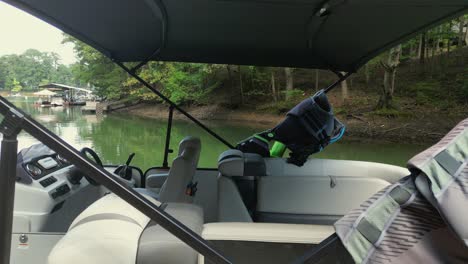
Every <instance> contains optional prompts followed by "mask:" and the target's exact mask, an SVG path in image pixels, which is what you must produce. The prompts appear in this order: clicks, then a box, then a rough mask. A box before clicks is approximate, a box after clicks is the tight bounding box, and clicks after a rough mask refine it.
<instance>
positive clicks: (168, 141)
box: [162, 105, 174, 169]
mask: <svg viewBox="0 0 468 264" xmlns="http://www.w3.org/2000/svg"><path fill="white" fill-rule="evenodd" d="M173 114H174V107H173V106H172V105H171V106H169V117H168V118H167V130H166V145H165V146H164V160H163V165H162V166H163V168H164V169H168V168H169V164H168V162H167V159H168V157H169V153H172V149H170V147H171V146H170V145H171V131H172V115H173Z"/></svg>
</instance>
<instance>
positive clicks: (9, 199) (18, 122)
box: [0, 96, 231, 264]
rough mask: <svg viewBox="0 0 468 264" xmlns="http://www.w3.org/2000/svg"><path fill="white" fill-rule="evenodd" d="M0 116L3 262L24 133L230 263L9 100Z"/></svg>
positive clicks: (0, 100)
mask: <svg viewBox="0 0 468 264" xmlns="http://www.w3.org/2000/svg"><path fill="white" fill-rule="evenodd" d="M0 114H2V115H3V116H5V119H4V120H3V122H2V123H1V125H2V126H1V127H0V132H1V133H2V134H3V141H2V149H1V157H0V170H1V172H2V173H1V175H0V216H1V217H0V234H1V235H2V238H1V239H0V261H2V262H1V263H2V264H8V263H9V261H10V260H9V255H10V250H11V230H12V219H13V209H14V208H13V206H14V203H13V199H14V190H15V182H16V181H15V180H16V162H17V145H18V142H17V140H16V136H17V135H18V133H19V131H21V129H23V130H24V131H26V132H27V133H29V134H30V135H32V136H33V137H35V138H36V139H38V140H39V141H41V142H42V143H44V144H45V145H47V146H48V147H49V148H51V149H52V150H54V151H55V152H56V153H57V154H59V155H61V156H63V157H64V158H66V159H67V160H69V161H70V162H71V163H72V164H73V165H74V166H76V168H78V169H80V170H81V171H82V172H83V173H84V174H86V175H89V176H90V177H92V178H93V179H94V180H96V181H97V182H99V183H101V184H102V185H104V186H105V187H106V188H107V189H109V190H110V191H111V192H113V193H114V194H116V195H117V196H119V197H120V198H122V199H123V200H125V201H126V202H128V203H129V204H131V205H132V206H133V207H135V208H136V209H137V210H139V211H140V212H142V213H143V214H145V215H146V216H148V217H149V218H150V219H152V220H154V221H155V222H156V223H158V224H159V225H161V227H162V228H164V229H165V230H167V231H168V232H170V233H171V234H173V235H174V236H176V237H177V238H179V239H180V240H182V241H183V242H184V243H186V244H187V245H189V246H190V247H192V248H193V249H194V250H196V251H198V252H199V253H200V254H202V255H203V256H205V257H206V258H207V259H209V260H210V261H212V262H214V263H222V264H224V263H231V262H230V261H229V260H228V259H226V258H225V257H224V256H223V255H221V254H220V253H219V252H218V251H217V250H215V249H214V248H213V247H212V246H211V245H210V244H209V242H208V241H206V240H204V239H203V238H202V237H201V236H200V235H198V234H197V233H195V232H193V231H192V230H191V229H190V228H188V227H187V226H185V225H184V224H182V223H181V222H179V221H178V220H177V219H175V218H174V217H172V216H171V215H169V214H168V213H166V212H165V211H163V210H162V209H161V208H159V206H157V205H156V204H154V203H153V202H151V201H149V200H148V199H146V198H145V197H144V196H143V195H141V194H140V193H138V192H136V191H135V190H134V189H132V188H131V187H129V186H127V185H126V184H124V183H123V182H121V181H120V180H118V179H117V178H115V176H113V175H112V174H111V173H110V172H108V171H106V170H105V169H104V168H102V167H100V166H99V165H97V164H96V163H95V162H92V161H90V160H89V159H87V158H85V157H84V156H82V155H81V154H80V152H79V151H78V150H76V149H75V148H73V147H72V146H71V145H70V144H68V143H67V142H65V141H64V140H63V139H61V138H60V137H59V136H57V135H55V134H54V133H52V132H51V131H49V130H48V129H47V128H45V127H44V126H43V125H41V124H40V123H38V122H37V121H35V120H34V119H32V118H31V117H29V116H28V115H26V114H24V113H23V112H21V111H20V110H18V108H17V107H15V106H14V105H12V104H11V103H10V102H9V101H8V100H6V99H5V98H3V97H2V96H0Z"/></svg>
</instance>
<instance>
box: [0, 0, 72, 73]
mask: <svg viewBox="0 0 468 264" xmlns="http://www.w3.org/2000/svg"><path fill="white" fill-rule="evenodd" d="M61 42H62V31H60V30H59V29H57V28H55V27H53V26H51V25H49V24H47V23H46V22H44V21H42V20H39V19H37V18H35V17H33V16H31V15H29V14H27V13H25V12H23V11H21V10H19V9H17V8H15V7H12V6H10V5H8V4H6V3H4V2H2V1H1V0H0V56H3V55H6V54H21V53H23V52H24V51H26V50H27V49H37V50H39V51H46V52H52V51H53V52H55V53H57V54H59V56H60V58H61V63H63V64H66V65H69V64H71V63H74V62H75V61H76V58H75V54H74V52H73V45H72V44H62V43H61Z"/></svg>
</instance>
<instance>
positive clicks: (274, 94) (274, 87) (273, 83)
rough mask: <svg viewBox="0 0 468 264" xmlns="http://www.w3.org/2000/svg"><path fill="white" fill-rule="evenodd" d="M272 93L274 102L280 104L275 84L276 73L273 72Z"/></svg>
mask: <svg viewBox="0 0 468 264" xmlns="http://www.w3.org/2000/svg"><path fill="white" fill-rule="evenodd" d="M271 92H272V93H273V100H274V101H275V102H278V97H277V96H276V84H275V71H274V70H271Z"/></svg>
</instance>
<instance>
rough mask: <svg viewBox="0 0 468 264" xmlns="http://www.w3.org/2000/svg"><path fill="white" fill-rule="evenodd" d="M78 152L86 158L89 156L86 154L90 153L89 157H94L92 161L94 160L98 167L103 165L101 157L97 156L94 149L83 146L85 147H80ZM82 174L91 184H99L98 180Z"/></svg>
mask: <svg viewBox="0 0 468 264" xmlns="http://www.w3.org/2000/svg"><path fill="white" fill-rule="evenodd" d="M80 152H81V154H83V155H84V156H85V157H86V158H89V156H88V155H87V154H89V155H91V157H92V158H93V159H94V162H96V164H97V165H99V166H100V167H104V166H103V165H102V161H101V159H100V158H99V156H98V154H97V153H96V152H95V151H94V150H92V149H90V148H86V147H85V148H82V149H81V150H80ZM84 176H85V178H86V180H88V182H89V183H91V184H92V185H95V186H98V185H101V184H100V183H99V182H97V181H96V180H94V179H93V178H91V177H89V176H88V175H86V174H85V175H84Z"/></svg>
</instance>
